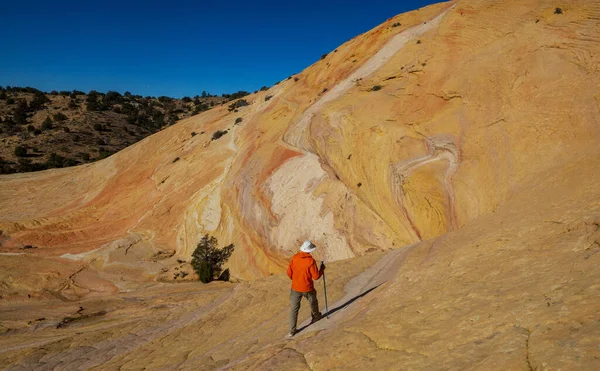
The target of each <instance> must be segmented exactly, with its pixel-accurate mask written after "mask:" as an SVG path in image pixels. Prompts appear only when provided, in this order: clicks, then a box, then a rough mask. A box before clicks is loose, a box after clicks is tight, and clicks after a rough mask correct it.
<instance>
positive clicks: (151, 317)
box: [0, 0, 600, 370]
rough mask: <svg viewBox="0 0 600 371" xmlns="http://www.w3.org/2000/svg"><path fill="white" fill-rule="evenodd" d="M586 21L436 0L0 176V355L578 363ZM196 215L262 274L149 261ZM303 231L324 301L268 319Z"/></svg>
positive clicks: (592, 273) (588, 266)
mask: <svg viewBox="0 0 600 371" xmlns="http://www.w3.org/2000/svg"><path fill="white" fill-rule="evenodd" d="M557 6H560V8H561V12H557V11H556V7H557ZM395 23H400V24H401V26H397V27H392V25H393V24H395ZM599 41H600V2H598V1H583V0H579V1H577V0H569V1H564V2H563V3H561V4H559V5H557V4H556V3H553V2H550V1H533V0H525V1H517V0H507V1H502V2H490V1H484V0H459V1H456V2H449V3H442V4H438V5H434V6H430V7H427V8H423V9H420V10H418V11H414V12H410V13H406V14H401V15H398V16H397V17H394V18H391V19H389V20H388V21H386V22H385V23H383V24H382V25H381V26H379V27H377V28H375V29H373V30H372V31H369V32H367V33H365V34H363V35H360V36H358V37H355V38H354V39H352V40H350V41H349V42H347V43H346V44H344V45H342V46H340V47H339V48H338V49H336V50H335V51H333V52H332V53H330V54H329V55H328V56H327V57H326V58H324V59H323V60H320V61H318V62H317V63H315V64H314V65H312V66H310V67H308V68H307V69H306V70H305V71H303V72H302V73H300V74H298V75H295V76H293V77H292V78H290V79H288V80H285V81H283V82H281V83H280V84H278V85H276V86H275V87H273V88H271V89H270V90H269V91H267V92H261V93H258V94H255V95H252V96H250V97H247V98H248V102H249V103H251V104H250V105H249V106H247V107H241V108H239V111H238V112H229V111H228V110H227V108H226V107H223V108H217V109H212V110H210V111H208V112H206V113H203V114H201V115H198V116H194V117H192V118H189V119H186V120H183V121H181V122H180V123H178V124H177V125H175V126H173V127H171V128H169V129H167V130H165V131H163V132H161V133H158V134H157V135H154V136H152V137H149V138H147V139H145V140H144V141H142V142H140V143H138V144H136V145H134V146H132V147H129V148H127V149H125V150H124V151H122V152H119V153H118V154H116V155H114V156H112V157H110V158H108V159H106V160H104V161H101V162H98V163H95V164H90V165H85V166H81V167H77V168H73V169H64V170H51V171H46V172H42V173H37V174H23V175H12V176H4V177H0V215H2V216H1V217H0V229H2V230H3V234H2V236H1V238H2V240H1V241H0V242H1V243H2V247H1V251H2V254H3V255H2V256H0V264H1V265H2V270H1V271H0V279H1V280H2V285H1V286H0V287H1V288H0V290H1V295H2V300H4V301H5V303H6V304H3V307H4V308H5V309H3V311H2V314H1V315H0V320H1V324H2V326H3V327H4V328H5V332H6V334H7V336H5V337H4V338H3V340H0V341H1V342H2V347H1V348H2V349H3V350H2V351H1V352H0V363H2V364H9V365H11V368H12V369H31V368H33V367H41V368H48V369H52V368H56V369H61V368H64V369H77V368H79V369H87V368H93V367H97V368H99V369H118V368H123V369H140V368H143V367H147V368H149V369H174V368H181V369H212V368H225V369H313V370H330V369H364V368H365V367H370V368H374V369H440V368H441V369H468V368H474V369H497V368H501V369H548V370H550V369H552V370H557V369H598V368H599V367H600V349H599V348H598V338H600V326H599V325H598V318H597V308H598V307H599V306H600V295H599V294H600V292H599V289H600V270H599V269H598V268H597V266H598V264H597V263H598V259H599V258H600V254H597V253H598V252H599V251H600V224H599V223H600V188H599V187H598V186H597V184H598V182H599V180H600V171H599V170H600V160H599V159H600V157H599V154H600V153H599V152H600V147H599V146H598V143H600V129H599V125H598V117H600V116H599V114H600V103H599V101H600V97H599V96H598V86H600V58H599V57H598V55H600V46H599V45H600V44H599ZM267 96H272V98H271V99H268V100H267V99H265V98H266V97H267ZM237 117H242V118H243V121H242V123H240V124H237V125H236V124H235V121H236V118H237ZM217 130H227V133H226V134H225V135H223V136H222V137H221V138H219V139H216V140H212V139H211V135H212V133H214V132H215V131H217ZM192 131H194V132H197V133H200V132H203V134H201V135H196V136H191V135H190V133H191V132H192ZM204 233H210V234H212V235H215V236H217V237H218V238H219V241H220V242H222V243H224V244H228V243H235V245H236V250H235V252H234V255H233V256H232V258H231V260H230V262H229V267H230V269H231V272H232V274H233V275H234V277H237V278H241V279H255V278H263V277H266V278H264V279H259V280H255V281H248V282H244V283H240V284H237V285H234V284H228V283H214V284H210V285H208V286H198V285H196V284H190V283H185V284H183V283H182V284H180V285H173V284H165V283H155V282H154V281H157V280H163V278H165V277H168V276H169V275H170V274H171V273H172V271H170V270H171V269H174V267H176V266H178V264H179V263H176V261H177V259H180V260H189V257H190V255H191V253H192V251H193V249H194V247H195V244H196V243H197V242H198V240H199V238H200V236H202V235H203V234H204ZM305 238H310V239H312V240H313V241H314V242H316V244H317V245H319V246H320V247H321V249H320V254H321V255H320V256H318V257H319V258H321V257H322V258H325V259H326V260H327V261H333V263H331V264H329V269H328V274H329V276H328V282H330V283H331V288H328V292H330V293H331V297H330V300H331V301H332V302H333V301H337V303H336V304H334V305H333V306H332V308H333V309H335V312H334V313H333V315H332V316H331V318H330V319H329V320H324V321H322V322H319V323H317V324H316V325H313V326H311V327H308V328H307V329H306V330H304V331H303V332H301V333H300V334H299V335H298V336H297V337H296V338H295V339H294V340H292V341H285V340H283V339H282V337H283V335H284V334H285V329H286V325H287V324H286V318H287V304H288V303H287V295H286V287H287V285H288V282H287V278H286V277H284V275H282V274H279V273H281V272H282V271H283V268H284V267H285V265H286V263H287V258H288V257H289V256H290V255H291V254H292V253H293V251H294V249H295V248H296V247H297V246H298V242H299V241H301V240H303V239H305ZM25 245H31V246H35V247H37V248H35V249H22V248H23V246H25ZM169 250H173V251H174V252H175V253H174V254H173V256H171V257H167V256H168V255H169V254H167V253H165V251H167V252H168V251H169ZM387 250H390V251H387ZM161 251H162V253H161ZM15 254H17V255H15ZM157 256H161V257H166V258H165V259H160V260H159V259H156V257H157ZM347 258H352V259H347ZM344 259H345V260H344ZM338 260H341V261H338ZM165 268H166V269H167V271H168V274H167V275H166V276H165V275H163V273H164V272H163V270H164V269H165ZM272 274H273V275H272ZM271 275H272V276H271ZM25 276H26V277H25ZM161 277H162V278H161ZM107 293H114V295H112V296H107ZM32 295H33V296H34V298H33V299H36V297H37V298H38V301H36V300H33V301H32V299H31V298H29V297H28V296H32ZM320 295H322V293H320ZM56 296H58V297H60V298H62V299H63V300H75V299H77V298H83V299H81V300H79V301H72V302H69V301H63V302H61V303H59V302H57V301H56V299H55V297H56ZM40 302H41V303H54V304H52V305H51V306H46V307H44V308H43V310H41V309H40V304H39V303H40ZM79 306H82V307H83V308H84V309H83V310H81V311H79V309H78V307H79ZM303 309H304V310H305V309H306V308H303ZM34 310H35V311H37V312H36V313H39V316H38V315H36V316H35V318H34V316H33V315H32V313H33V311H34ZM303 313H304V316H307V312H303ZM40 318H43V319H40ZM65 318H70V319H68V320H65ZM61 323H63V325H62V326H59V325H60V324H61ZM50 327H52V328H50ZM56 327H60V328H56ZM367 365H368V366H367Z"/></svg>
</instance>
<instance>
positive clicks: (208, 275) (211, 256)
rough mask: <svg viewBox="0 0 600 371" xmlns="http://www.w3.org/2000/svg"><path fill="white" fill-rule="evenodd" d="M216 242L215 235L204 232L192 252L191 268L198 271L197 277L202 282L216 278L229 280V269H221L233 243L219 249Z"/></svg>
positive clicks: (230, 252) (231, 250)
mask: <svg viewBox="0 0 600 371" xmlns="http://www.w3.org/2000/svg"><path fill="white" fill-rule="evenodd" d="M218 244H219V242H218V240H217V239H216V238H215V237H213V236H209V235H208V234H205V235H204V237H202V239H201V240H200V242H199V243H198V245H197V246H196V249H195V250H194V253H193V254H192V268H194V270H195V271H196V273H198V277H199V278H200V281H202V282H203V283H208V282H210V281H213V280H214V279H216V278H218V279H219V280H224V281H228V280H229V269H226V270H224V271H223V270H222V266H223V264H224V263H225V262H226V261H227V260H228V259H229V257H231V254H232V253H233V250H234V248H235V245H234V244H230V245H227V246H225V247H223V248H221V249H219V248H218V247H217V246H218Z"/></svg>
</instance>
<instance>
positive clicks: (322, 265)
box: [319, 262, 325, 272]
mask: <svg viewBox="0 0 600 371" xmlns="http://www.w3.org/2000/svg"><path fill="white" fill-rule="evenodd" d="M319 270H320V271H321V272H323V271H324V270H325V263H323V262H321V267H320V268H319Z"/></svg>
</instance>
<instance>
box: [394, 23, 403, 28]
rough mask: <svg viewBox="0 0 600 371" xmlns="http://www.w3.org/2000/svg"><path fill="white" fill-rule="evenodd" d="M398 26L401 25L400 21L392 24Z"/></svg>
mask: <svg viewBox="0 0 600 371" xmlns="http://www.w3.org/2000/svg"><path fill="white" fill-rule="evenodd" d="M399 26H402V24H400V22H396V23H394V24H393V25H392V27H399Z"/></svg>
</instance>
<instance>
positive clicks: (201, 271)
mask: <svg viewBox="0 0 600 371" xmlns="http://www.w3.org/2000/svg"><path fill="white" fill-rule="evenodd" d="M194 269H195V270H196V273H198V277H200V282H202V283H209V282H210V281H212V280H213V275H214V272H213V269H212V267H211V266H210V264H209V263H208V262H206V261H201V262H200V263H199V264H198V268H197V269H196V268H195V267H194Z"/></svg>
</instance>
